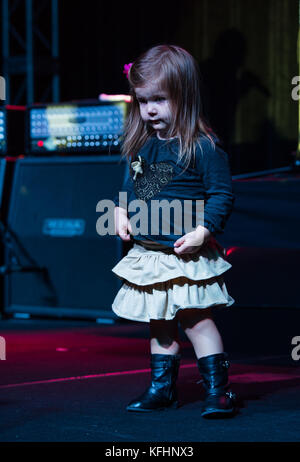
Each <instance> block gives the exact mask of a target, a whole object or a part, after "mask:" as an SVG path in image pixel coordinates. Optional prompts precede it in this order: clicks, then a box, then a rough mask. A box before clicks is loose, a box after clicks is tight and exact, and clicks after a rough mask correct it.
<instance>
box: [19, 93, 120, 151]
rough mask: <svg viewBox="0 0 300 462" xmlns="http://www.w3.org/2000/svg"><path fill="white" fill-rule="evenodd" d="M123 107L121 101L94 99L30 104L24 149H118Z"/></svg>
mask: <svg viewBox="0 0 300 462" xmlns="http://www.w3.org/2000/svg"><path fill="white" fill-rule="evenodd" d="M127 109H128V102H125V101H98V100H92V101H84V102H83V101H81V102H71V103H61V104H49V105H34V106H30V107H29V108H28V111H27V129H26V138H27V142H26V145H27V153H28V154H29V155H30V154H33V155H41V154H42V155H45V154H51V155H52V154H53V153H55V154H66V153H69V154H72V155H74V154H77V153H78V154H80V155H83V154H89V155H91V154H99V153H100V154H101V153H103V154H106V155H107V154H110V153H119V152H120V142H121V136H122V134H123V128H124V121H125V118H126V115H127Z"/></svg>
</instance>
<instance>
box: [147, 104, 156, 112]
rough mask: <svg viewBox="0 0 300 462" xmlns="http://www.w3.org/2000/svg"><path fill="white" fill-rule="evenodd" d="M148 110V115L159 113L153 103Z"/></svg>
mask: <svg viewBox="0 0 300 462" xmlns="http://www.w3.org/2000/svg"><path fill="white" fill-rule="evenodd" d="M147 109H148V114H156V113H157V110H156V107H155V104H153V103H148V108H147Z"/></svg>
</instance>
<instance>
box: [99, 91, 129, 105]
mask: <svg viewBox="0 0 300 462" xmlns="http://www.w3.org/2000/svg"><path fill="white" fill-rule="evenodd" d="M99 100H100V101H125V103H131V100H132V98H131V96H130V95H107V94H106V93H100V95H99Z"/></svg>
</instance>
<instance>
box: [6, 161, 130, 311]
mask: <svg viewBox="0 0 300 462" xmlns="http://www.w3.org/2000/svg"><path fill="white" fill-rule="evenodd" d="M125 168H126V162H125V161H124V160H123V161H121V162H120V156H119V155H110V156H92V157H91V156H89V157H76V158H75V157H63V158H62V157H52V158H50V157H48V158H25V159H19V160H18V161H17V164H16V169H15V175H14V181H13V187H12V193H11V200H10V205H9V212H8V227H9V230H10V232H11V236H12V238H11V241H12V246H11V248H6V251H5V261H6V265H7V266H8V268H11V269H10V270H9V271H10V272H8V274H6V275H5V278H4V282H5V284H4V285H5V297H4V312H5V313H29V314H36V315H45V316H54V317H73V318H95V319H97V318H111V319H115V315H114V313H113V312H112V310H111V304H112V301H113V298H114V296H115V295H116V293H117V291H118V289H119V288H120V286H121V281H120V280H119V279H118V278H117V277H116V276H115V275H114V274H113V273H112V271H111V269H112V267H113V266H114V265H115V264H116V263H117V262H118V261H119V260H120V258H122V256H123V255H124V254H125V253H126V252H127V251H128V250H129V248H127V249H124V245H123V243H122V241H121V240H120V238H119V237H116V236H111V235H105V236H100V235H99V234H98V233H97V231H96V222H97V219H98V218H99V216H100V215H101V214H100V213H99V212H96V205H97V203H98V202H99V201H100V200H103V199H113V197H114V196H115V195H116V194H117V192H118V191H119V190H120V187H121V185H122V182H123V179H124V175H125Z"/></svg>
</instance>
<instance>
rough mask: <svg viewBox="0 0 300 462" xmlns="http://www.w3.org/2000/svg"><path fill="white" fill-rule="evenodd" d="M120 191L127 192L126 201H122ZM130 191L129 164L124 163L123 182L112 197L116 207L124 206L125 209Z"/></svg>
mask: <svg viewBox="0 0 300 462" xmlns="http://www.w3.org/2000/svg"><path fill="white" fill-rule="evenodd" d="M121 192H124V193H127V200H126V202H124V201H122V196H120V193H121ZM131 192H132V179H131V177H130V174H129V164H128V163H126V166H125V174H124V179H123V184H122V186H121V189H120V191H119V192H118V193H117V194H116V195H115V196H114V198H113V202H114V204H115V206H116V207H122V208H125V209H126V210H127V208H128V201H129V197H130V195H131ZM119 198H120V199H121V201H120V202H119Z"/></svg>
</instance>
